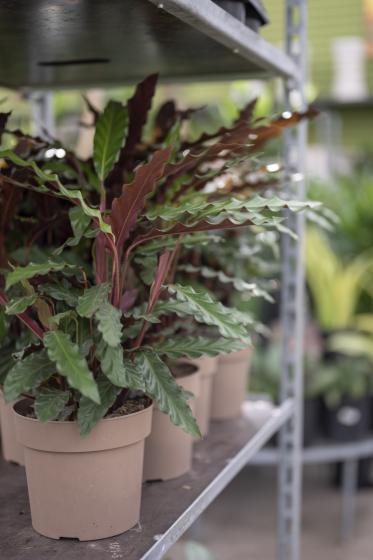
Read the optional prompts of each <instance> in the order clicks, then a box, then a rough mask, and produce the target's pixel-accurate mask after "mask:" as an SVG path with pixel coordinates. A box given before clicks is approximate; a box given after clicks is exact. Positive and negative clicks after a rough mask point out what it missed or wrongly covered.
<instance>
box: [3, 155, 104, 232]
mask: <svg viewBox="0 0 373 560" xmlns="http://www.w3.org/2000/svg"><path fill="white" fill-rule="evenodd" d="M0 159H9V160H10V161H11V162H12V163H14V164H15V165H19V166H20V167H31V169H33V171H34V173H35V175H36V177H37V178H38V179H39V181H40V182H41V185H39V186H37V187H35V188H34V187H32V188H33V190H35V191H37V192H42V193H52V194H53V195H54V196H62V197H63V198H67V199H69V200H75V202H76V203H77V204H79V205H80V206H81V208H82V210H83V211H84V212H85V214H87V216H89V217H90V218H94V219H96V220H97V221H98V223H99V225H100V229H101V230H102V231H104V232H106V233H108V234H111V233H112V231H111V227H110V225H109V224H107V223H106V222H105V220H104V219H103V217H102V214H101V212H100V211H99V210H98V209H97V208H92V207H91V206H89V204H87V203H86V201H85V200H84V197H83V195H82V193H81V191H79V190H78V189H69V188H66V187H65V186H64V185H63V184H62V183H61V181H60V179H59V177H58V175H56V174H55V173H45V172H44V171H43V170H42V169H40V167H38V165H37V164H36V163H35V161H27V160H24V159H22V158H21V157H19V156H18V155H17V154H15V153H14V152H12V150H0ZM51 183H54V184H55V185H56V186H57V188H58V191H56V190H53V189H51V188H48V187H46V186H45V185H46V184H51ZM18 186H19V187H22V186H23V185H22V183H19V184H18ZM25 188H28V187H26V186H25Z"/></svg>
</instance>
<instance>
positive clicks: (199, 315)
mask: <svg viewBox="0 0 373 560" xmlns="http://www.w3.org/2000/svg"><path fill="white" fill-rule="evenodd" d="M167 289H168V291H169V292H170V293H171V294H174V295H175V296H176V298H177V299H178V300H179V301H181V302H182V303H186V304H187V305H188V307H189V309H190V312H191V313H192V314H193V316H194V318H195V319H196V321H198V322H199V323H205V324H206V325H213V326H215V327H217V328H218V329H219V332H220V334H221V335H222V336H226V337H227V338H236V339H240V340H245V341H247V342H249V341H250V338H249V337H248V334H247V332H246V328H245V325H244V323H243V322H242V316H241V315H243V314H238V313H237V310H235V309H232V308H229V307H226V306H225V305H223V304H222V303H220V302H219V301H217V300H216V299H214V298H213V297H212V296H211V294H209V293H208V292H207V291H206V290H202V289H198V290H196V289H194V288H193V287H192V286H182V285H181V284H172V285H170V286H167Z"/></svg>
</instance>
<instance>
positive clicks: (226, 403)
mask: <svg viewBox="0 0 373 560" xmlns="http://www.w3.org/2000/svg"><path fill="white" fill-rule="evenodd" d="M251 352H252V350H251V348H246V349H245V350H240V351H238V352H232V353H231V354H227V355H224V356H219V358H218V369H217V372H216V375H215V376H214V379H213V386H212V399H211V418H212V419H214V420H225V419H228V418H236V417H237V416H239V415H240V414H241V408H242V404H243V403H244V401H245V400H246V395H247V391H248V384H249V367H250V357H251Z"/></svg>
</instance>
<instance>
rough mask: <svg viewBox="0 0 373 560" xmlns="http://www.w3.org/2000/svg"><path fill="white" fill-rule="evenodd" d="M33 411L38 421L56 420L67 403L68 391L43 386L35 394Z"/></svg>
mask: <svg viewBox="0 0 373 560" xmlns="http://www.w3.org/2000/svg"><path fill="white" fill-rule="evenodd" d="M35 397H36V398H35V402H34V411H35V414H36V417H37V419H38V420H40V422H49V421H50V420H56V418H58V417H59V415H60V413H61V412H62V410H63V409H64V408H65V405H66V404H67V402H68V400H69V397H70V393H69V391H59V390H58V389H52V388H48V387H43V388H42V389H39V390H38V391H37V392H36V394H35Z"/></svg>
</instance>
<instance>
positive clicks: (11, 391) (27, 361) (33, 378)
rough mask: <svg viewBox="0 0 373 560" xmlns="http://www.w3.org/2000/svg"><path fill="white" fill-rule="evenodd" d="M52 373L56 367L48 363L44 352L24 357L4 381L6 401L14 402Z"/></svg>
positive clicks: (48, 360)
mask: <svg viewBox="0 0 373 560" xmlns="http://www.w3.org/2000/svg"><path fill="white" fill-rule="evenodd" d="M54 373H56V366H55V365H54V364H53V363H52V362H51V361H50V359H49V358H48V355H47V353H46V351H45V350H42V351H41V352H34V353H33V354H30V355H29V356H26V358H24V359H23V360H20V361H18V362H17V363H16V364H15V365H14V366H13V367H12V369H11V370H10V371H9V373H8V375H7V377H6V379H5V383H4V395H5V399H6V401H7V402H11V401H14V400H16V399H17V398H18V397H19V396H20V395H21V394H22V393H28V392H29V391H32V390H33V389H36V388H37V387H38V386H39V385H40V384H41V383H43V381H46V380H47V379H49V377H51V375H53V374H54Z"/></svg>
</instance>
